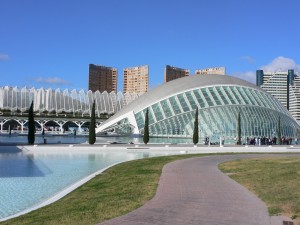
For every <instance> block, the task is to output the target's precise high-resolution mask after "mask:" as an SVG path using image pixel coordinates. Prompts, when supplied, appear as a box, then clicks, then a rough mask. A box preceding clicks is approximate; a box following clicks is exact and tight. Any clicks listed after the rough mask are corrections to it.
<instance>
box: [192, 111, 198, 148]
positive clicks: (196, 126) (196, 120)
mask: <svg viewBox="0 0 300 225" xmlns="http://www.w3.org/2000/svg"><path fill="white" fill-rule="evenodd" d="M198 142H199V122H198V108H197V109H196V113H195V122H194V133H193V143H194V145H196V144H197V143H198Z"/></svg>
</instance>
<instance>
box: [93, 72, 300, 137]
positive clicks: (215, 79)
mask: <svg viewBox="0 0 300 225" xmlns="http://www.w3.org/2000/svg"><path fill="white" fill-rule="evenodd" d="M196 108H198V109H199V132H200V139H202V140H204V138H205V137H207V136H209V137H211V138H212V139H211V140H213V138H216V139H218V138H219V137H220V136H221V135H222V136H225V138H226V139H232V140H233V139H234V138H235V137H237V135H238V131H237V121H238V119H237V117H238V114H239V113H240V115H241V121H242V122H241V130H242V136H243V137H245V138H246V137H261V136H264V137H276V136H277V131H278V121H279V120H280V123H281V127H280V128H281V135H282V136H285V137H295V135H296V132H297V130H299V129H300V127H299V125H298V123H297V121H296V120H295V119H294V118H293V117H292V116H291V114H290V113H289V111H288V110H287V109H286V108H285V107H284V106H283V105H282V104H281V103H280V102H279V101H278V100H276V99H275V98H274V97H273V96H272V95H270V94H268V93H267V92H266V91H264V90H262V89H261V88H259V87H258V86H256V85H254V84H252V83H249V82H247V81H244V80H241V79H238V78H234V77H231V76H224V75H213V76H211V75H210V74H208V75H202V76H189V77H183V78H180V79H176V80H173V81H170V82H167V83H164V84H163V85H161V86H159V87H157V88H155V89H153V90H151V91H149V92H147V93H145V94H144V95H142V96H140V97H139V98H138V99H136V100H135V101H133V102H131V103H130V104H129V105H127V106H126V107H124V108H123V109H122V110H120V111H119V112H118V113H116V114H115V115H114V116H112V117H111V118H109V119H108V120H107V121H105V122H104V123H103V124H101V125H100V126H99V127H98V128H97V129H96V131H97V132H106V131H112V132H116V133H120V134H126V133H127V134H143V132H144V124H145V114H146V112H147V110H148V112H149V132H150V136H156V137H186V138H191V137H192V135H193V129H194V120H195V118H194V117H195V110H196Z"/></svg>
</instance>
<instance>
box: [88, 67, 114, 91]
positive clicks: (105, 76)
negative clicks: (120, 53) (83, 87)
mask: <svg viewBox="0 0 300 225" xmlns="http://www.w3.org/2000/svg"><path fill="white" fill-rule="evenodd" d="M117 81H118V69H116V68H112V67H106V66H99V65H95V64H90V65H89V90H91V91H92V92H96V91H100V92H101V93H102V92H104V91H107V92H108V93H110V92H112V91H113V92H117Z"/></svg>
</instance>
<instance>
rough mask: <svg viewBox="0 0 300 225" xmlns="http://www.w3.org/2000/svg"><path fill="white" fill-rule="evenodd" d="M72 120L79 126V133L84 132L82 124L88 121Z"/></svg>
mask: <svg viewBox="0 0 300 225" xmlns="http://www.w3.org/2000/svg"><path fill="white" fill-rule="evenodd" d="M72 122H73V123H75V124H76V125H77V126H78V131H79V133H81V132H82V130H81V126H82V125H83V124H85V123H86V121H72Z"/></svg>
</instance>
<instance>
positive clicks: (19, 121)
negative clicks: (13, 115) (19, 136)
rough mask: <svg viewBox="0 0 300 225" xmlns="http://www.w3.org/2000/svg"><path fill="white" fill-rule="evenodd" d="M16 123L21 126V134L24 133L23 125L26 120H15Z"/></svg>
mask: <svg viewBox="0 0 300 225" xmlns="http://www.w3.org/2000/svg"><path fill="white" fill-rule="evenodd" d="M16 121H17V122H18V123H19V124H20V125H21V133H23V131H24V124H25V123H27V122H28V120H25V119H16Z"/></svg>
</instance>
